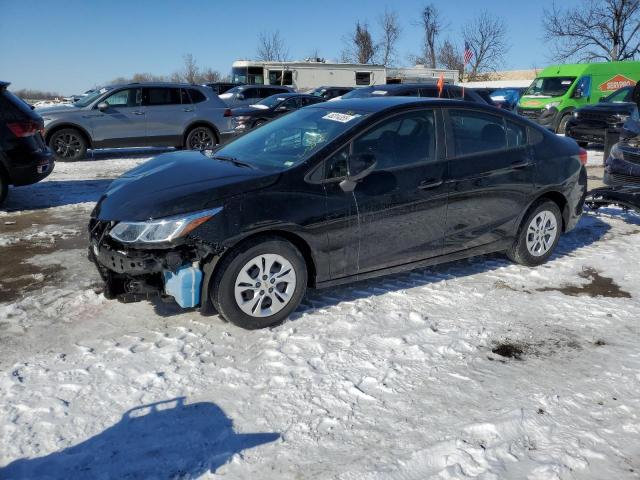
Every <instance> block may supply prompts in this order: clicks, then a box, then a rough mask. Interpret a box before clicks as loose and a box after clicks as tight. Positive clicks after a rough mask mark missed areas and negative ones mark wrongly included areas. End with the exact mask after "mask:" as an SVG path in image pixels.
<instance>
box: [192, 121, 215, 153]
mask: <svg viewBox="0 0 640 480" xmlns="http://www.w3.org/2000/svg"><path fill="white" fill-rule="evenodd" d="M185 143H186V147H187V148H188V149H189V150H200V151H202V150H211V149H213V147H215V146H216V135H215V133H213V130H211V129H210V128H207V127H196V128H194V129H193V130H191V131H190V132H189V134H188V135H187V140H186V142H185Z"/></svg>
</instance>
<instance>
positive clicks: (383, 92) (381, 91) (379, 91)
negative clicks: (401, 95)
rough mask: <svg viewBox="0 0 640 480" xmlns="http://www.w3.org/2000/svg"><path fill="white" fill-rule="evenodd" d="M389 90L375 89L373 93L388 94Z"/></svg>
mask: <svg viewBox="0 0 640 480" xmlns="http://www.w3.org/2000/svg"><path fill="white" fill-rule="evenodd" d="M386 94H387V91H386V90H374V91H373V92H371V95H386Z"/></svg>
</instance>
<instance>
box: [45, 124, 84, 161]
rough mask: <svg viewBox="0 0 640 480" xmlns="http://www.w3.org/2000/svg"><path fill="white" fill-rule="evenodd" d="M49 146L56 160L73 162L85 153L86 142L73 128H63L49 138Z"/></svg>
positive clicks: (81, 157)
mask: <svg viewBox="0 0 640 480" xmlns="http://www.w3.org/2000/svg"><path fill="white" fill-rule="evenodd" d="M49 148H50V149H51V150H52V151H53V155H54V156H55V158H56V161H58V162H75V161H77V160H81V159H83V158H84V156H85V155H86V153H87V142H86V141H85V139H84V137H83V136H82V134H81V133H80V132H79V131H78V130H76V129H75V128H63V129H62V130H58V131H57V132H55V133H53V135H51V137H50V138H49Z"/></svg>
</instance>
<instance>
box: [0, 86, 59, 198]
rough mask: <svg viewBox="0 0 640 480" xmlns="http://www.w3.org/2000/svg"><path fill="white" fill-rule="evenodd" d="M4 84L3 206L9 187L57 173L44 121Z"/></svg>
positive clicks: (0, 109) (0, 94)
mask: <svg viewBox="0 0 640 480" xmlns="http://www.w3.org/2000/svg"><path fill="white" fill-rule="evenodd" d="M8 86H9V83H7V82H0V203H2V202H3V201H4V199H5V198H6V196H7V192H8V189H9V185H14V186H16V187H17V186H20V185H29V184H32V183H36V182H38V181H40V180H42V179H43V178H45V177H46V176H47V175H49V174H50V173H51V171H52V170H53V165H54V160H53V155H52V153H51V151H50V150H49V149H48V148H47V145H46V144H45V142H44V138H43V137H42V132H43V131H44V122H43V120H42V117H41V116H40V115H38V114H37V113H36V112H35V111H33V110H32V109H31V107H30V106H29V105H28V104H27V103H26V102H24V101H23V100H21V99H20V98H18V97H16V96H15V95H14V94H12V93H11V92H10V91H9V90H7V87H8Z"/></svg>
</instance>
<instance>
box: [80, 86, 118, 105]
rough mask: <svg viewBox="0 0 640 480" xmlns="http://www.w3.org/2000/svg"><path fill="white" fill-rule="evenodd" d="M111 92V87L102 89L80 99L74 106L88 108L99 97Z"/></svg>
mask: <svg viewBox="0 0 640 480" xmlns="http://www.w3.org/2000/svg"><path fill="white" fill-rule="evenodd" d="M109 90H111V88H110V87H105V88H100V89H98V90H96V91H95V92H93V93H90V94H89V95H87V96H86V97H82V98H80V99H79V100H77V101H76V102H74V105H75V106H76V107H86V106H88V105H91V104H92V103H93V102H94V101H95V100H96V99H97V98H98V97H101V96H102V95H104V94H105V93H107V92H108V91H109Z"/></svg>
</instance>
